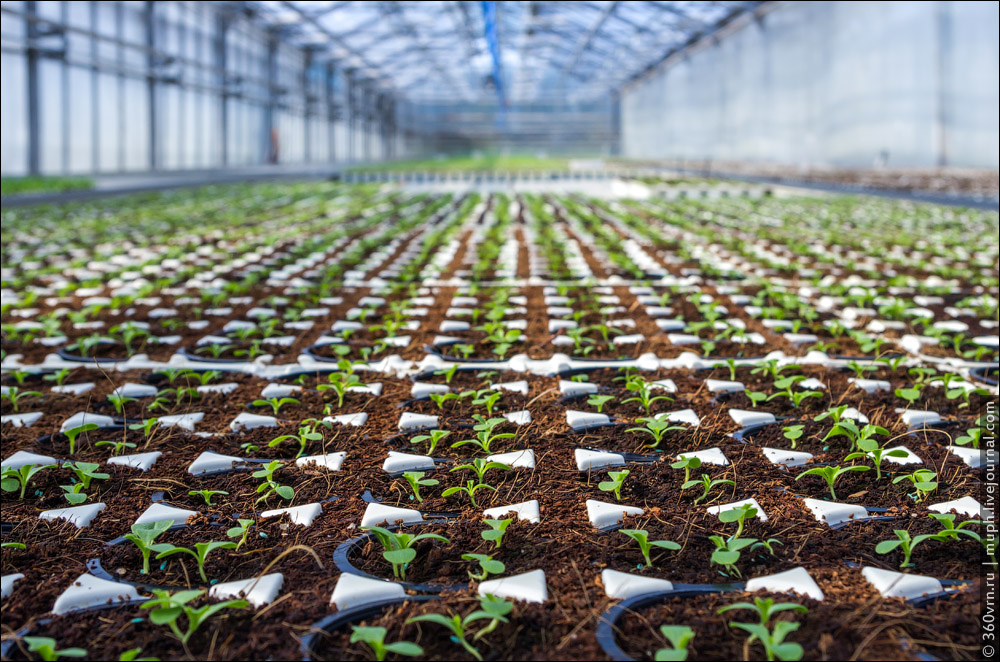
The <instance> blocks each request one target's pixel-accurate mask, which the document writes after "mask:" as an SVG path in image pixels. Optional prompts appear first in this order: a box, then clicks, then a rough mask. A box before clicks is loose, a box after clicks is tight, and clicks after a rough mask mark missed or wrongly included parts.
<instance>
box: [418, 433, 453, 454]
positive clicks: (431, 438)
mask: <svg viewBox="0 0 1000 662" xmlns="http://www.w3.org/2000/svg"><path fill="white" fill-rule="evenodd" d="M449 434H451V432H448V431H447V430H431V431H430V433H429V434H420V435H417V436H416V437H414V438H413V439H410V443H411V444H422V443H423V442H425V441H426V442H428V443H430V448H428V449H427V454H428V455H433V454H434V449H435V448H437V445H438V444H439V443H440V442H441V440H442V439H444V438H445V437H447V436H448V435H449Z"/></svg>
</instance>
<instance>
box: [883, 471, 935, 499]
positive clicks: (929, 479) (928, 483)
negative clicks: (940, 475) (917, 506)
mask: <svg viewBox="0 0 1000 662" xmlns="http://www.w3.org/2000/svg"><path fill="white" fill-rule="evenodd" d="M904 480H908V481H910V483H911V484H912V485H913V489H915V490H916V491H917V493H916V494H915V495H914V496H913V498H914V499H915V500H916V501H917V502H920V501H923V500H924V499H926V498H927V496H928V495H929V494H930V493H931V492H933V491H934V490H936V489H937V486H938V484H937V472H936V471H931V470H930V469H917V470H916V471H914V472H913V473H911V474H905V475H903V476H896V477H895V478H893V479H892V482H893V484H896V483H899V482H902V481H904Z"/></svg>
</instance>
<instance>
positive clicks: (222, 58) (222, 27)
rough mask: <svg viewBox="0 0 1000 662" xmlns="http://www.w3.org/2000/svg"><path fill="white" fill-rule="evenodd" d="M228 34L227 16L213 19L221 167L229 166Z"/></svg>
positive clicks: (219, 15) (221, 15) (221, 14)
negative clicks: (219, 91) (218, 90)
mask: <svg viewBox="0 0 1000 662" xmlns="http://www.w3.org/2000/svg"><path fill="white" fill-rule="evenodd" d="M228 32H229V16H228V15H226V14H225V13H223V12H219V14H218V15H217V16H216V18H215V34H214V35H213V39H212V50H213V57H212V64H213V66H214V67H215V70H216V72H217V76H218V78H217V79H216V80H217V81H218V85H219V89H220V90H221V93H220V94H219V140H220V143H219V147H220V149H221V152H222V154H221V155H220V156H221V162H222V163H221V165H224V166H225V165H228V164H229V71H228V70H227V69H226V60H227V58H226V34H227V33H228Z"/></svg>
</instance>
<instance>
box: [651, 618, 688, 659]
mask: <svg viewBox="0 0 1000 662" xmlns="http://www.w3.org/2000/svg"><path fill="white" fill-rule="evenodd" d="M660 634H662V635H663V637H664V638H665V639H666V640H667V641H669V642H670V648H661V649H659V650H657V651H656V656H655V657H654V658H653V659H654V660H656V662H684V660H686V659H687V656H688V649H687V647H688V644H690V643H691V640H692V639H694V630H692V629H691V628H689V627H688V626H686V625H661V626H660Z"/></svg>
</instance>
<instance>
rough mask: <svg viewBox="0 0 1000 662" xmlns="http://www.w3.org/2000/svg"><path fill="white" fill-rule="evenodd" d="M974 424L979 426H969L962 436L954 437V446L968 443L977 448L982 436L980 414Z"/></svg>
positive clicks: (981, 418)
mask: <svg viewBox="0 0 1000 662" xmlns="http://www.w3.org/2000/svg"><path fill="white" fill-rule="evenodd" d="M976 425H978V426H980V427H975V428H971V429H968V430H966V431H965V434H963V435H962V436H960V437H957V438H956V439H955V445H956V446H965V445H970V446H972V447H973V448H975V449H976V450H979V444H980V442H981V441H982V438H983V428H982V426H983V417H982V416H980V417H979V418H977V419H976Z"/></svg>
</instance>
